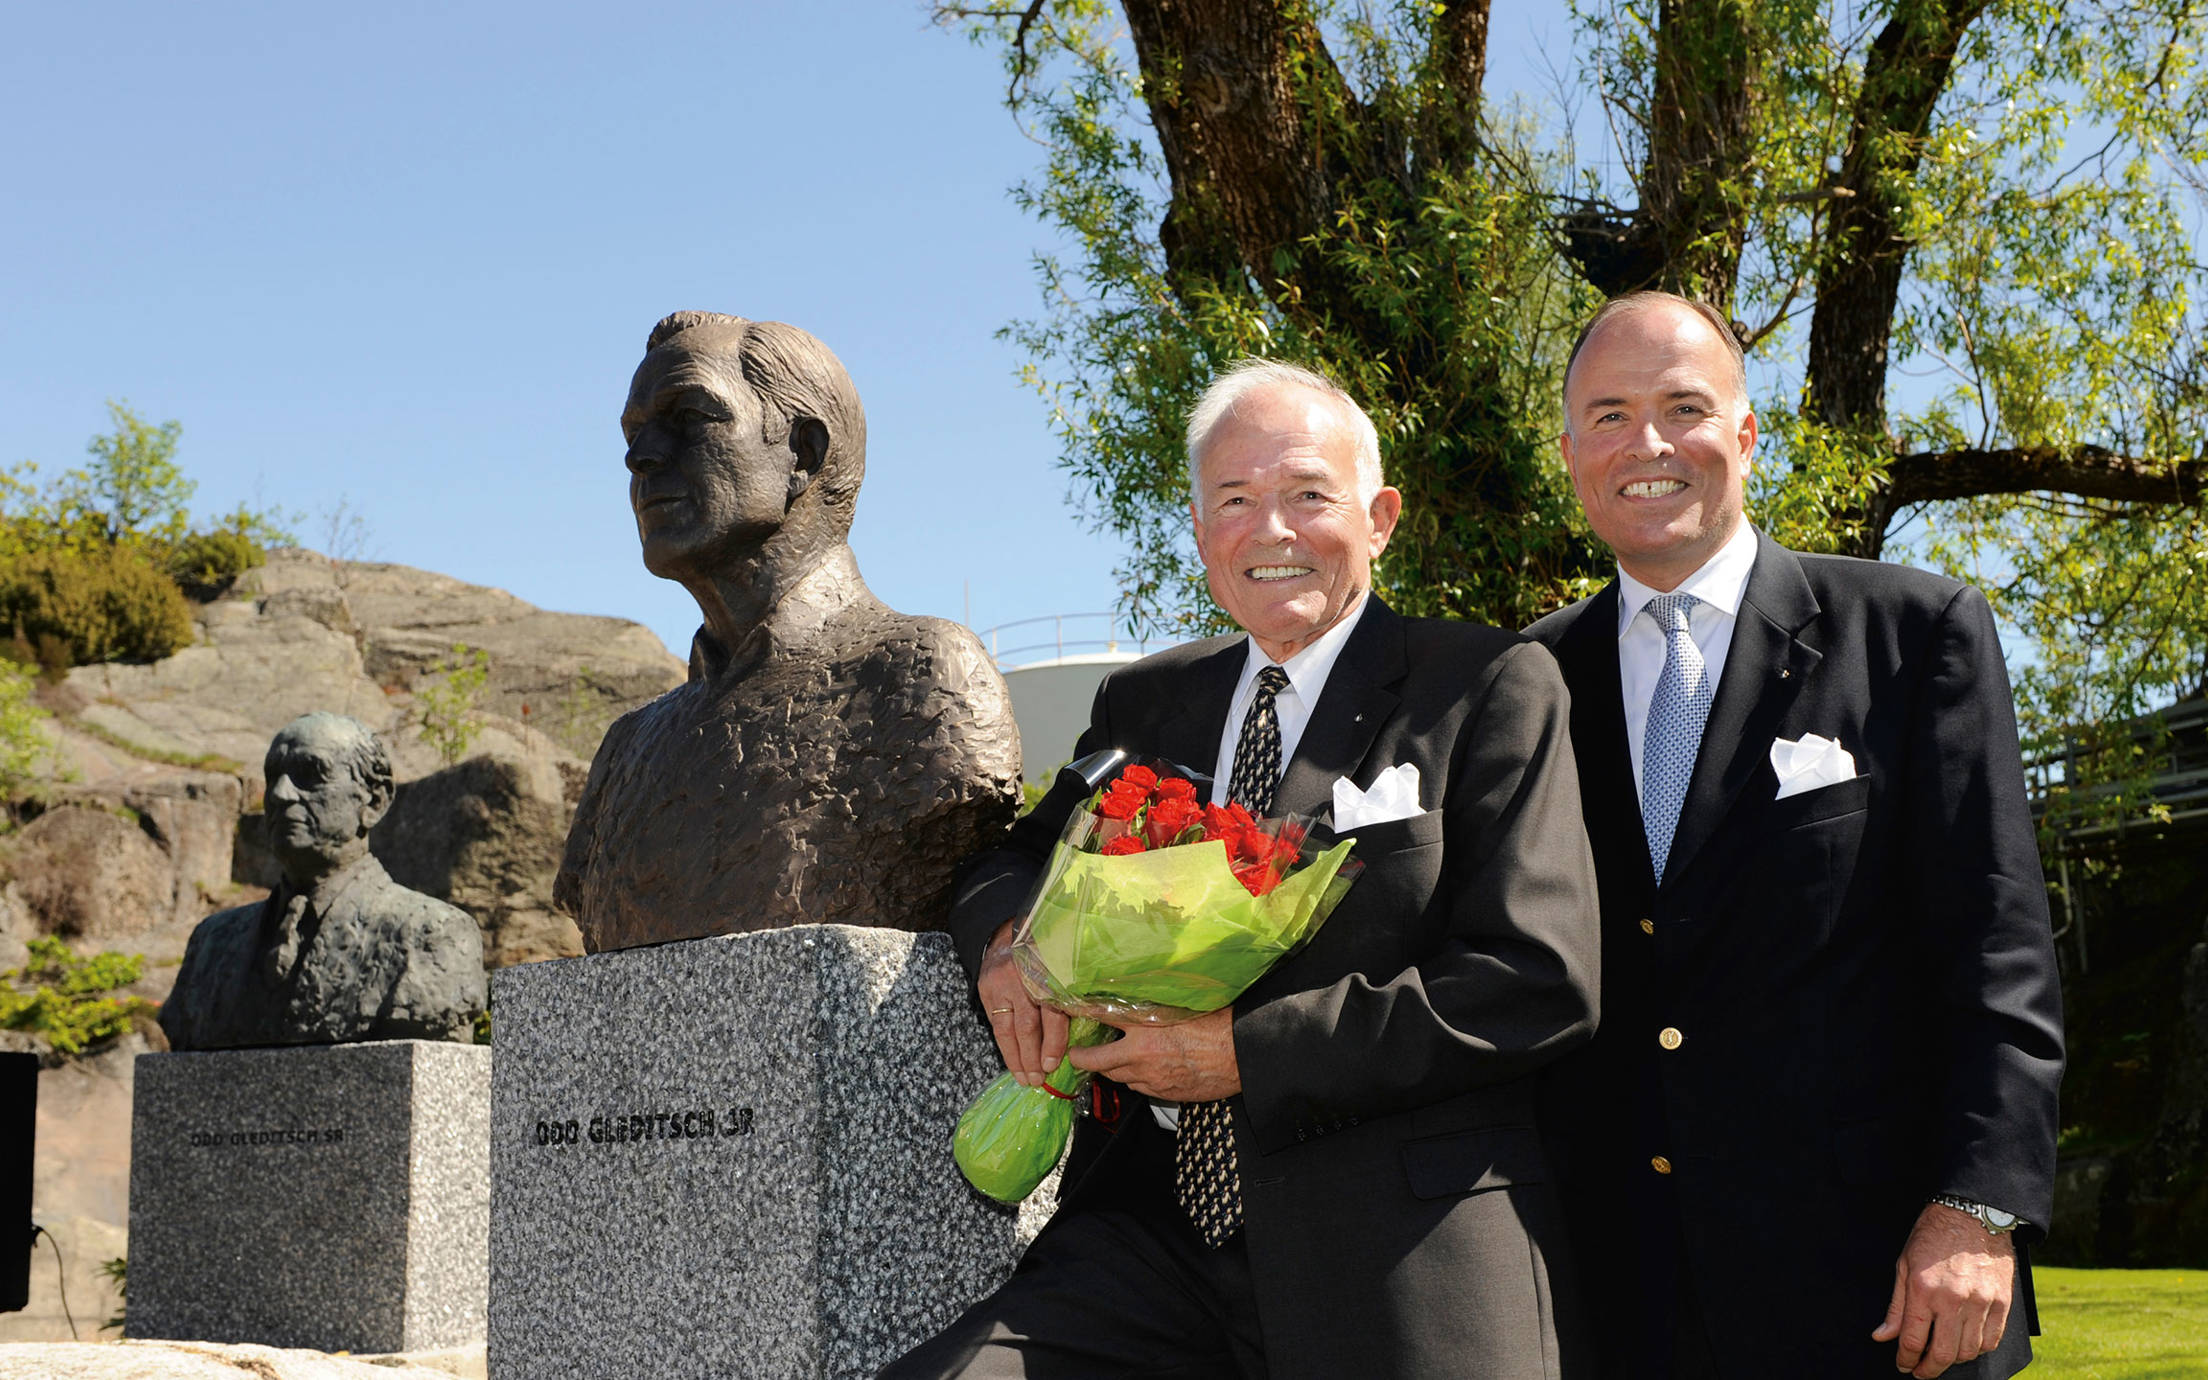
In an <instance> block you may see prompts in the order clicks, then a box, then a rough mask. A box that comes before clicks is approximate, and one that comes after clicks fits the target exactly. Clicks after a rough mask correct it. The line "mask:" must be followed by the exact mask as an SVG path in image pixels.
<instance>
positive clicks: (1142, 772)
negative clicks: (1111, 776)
mask: <svg viewBox="0 0 2208 1380" xmlns="http://www.w3.org/2000/svg"><path fill="white" fill-rule="evenodd" d="M1157 784H1158V774H1157V773H1156V772H1154V771H1152V770H1150V769H1149V768H1148V767H1145V766H1142V765H1141V764H1139V763H1138V764H1136V765H1135V766H1132V767H1129V768H1127V769H1126V770H1125V771H1122V772H1121V773H1120V774H1119V779H1118V780H1117V781H1114V782H1113V783H1112V786H1113V788H1114V789H1117V788H1119V787H1121V786H1139V787H1141V788H1142V793H1143V794H1144V795H1148V794H1149V793H1150V788H1151V787H1152V786H1155V785H1157Z"/></svg>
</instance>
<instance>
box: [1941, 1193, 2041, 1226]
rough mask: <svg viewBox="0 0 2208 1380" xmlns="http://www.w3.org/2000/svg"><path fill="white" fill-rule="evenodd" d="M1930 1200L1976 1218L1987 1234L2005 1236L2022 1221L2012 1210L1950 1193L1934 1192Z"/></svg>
mask: <svg viewBox="0 0 2208 1380" xmlns="http://www.w3.org/2000/svg"><path fill="white" fill-rule="evenodd" d="M1932 1201H1933V1202H1935V1203H1938V1204H1939V1205H1940V1206H1941V1207H1951V1208H1953V1209H1955V1210H1956V1211H1957V1212H1961V1213H1966V1214H1968V1215H1970V1216H1972V1217H1975V1218H1977V1219H1978V1225H1979V1226H1981V1227H1984V1228H1985V1229H1986V1234H1987V1235H1989V1236H2006V1235H2007V1234H2008V1233H2010V1232H2012V1231H2015V1230H2016V1229H2017V1227H2018V1226H2020V1225H2022V1222H2023V1219H2022V1218H2020V1217H2018V1216H2017V1215H2016V1214H2015V1213H2013V1212H2003V1211H2002V1210H2001V1209H1999V1208H1997V1207H1987V1206H1986V1205H1985V1204H1984V1203H1974V1202H1972V1201H1970V1199H1968V1198H1958V1197H1956V1196H1955V1195H1954V1194H1952V1193H1935V1194H1933V1195H1932Z"/></svg>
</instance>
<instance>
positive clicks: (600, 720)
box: [552, 666, 613, 762]
mask: <svg viewBox="0 0 2208 1380" xmlns="http://www.w3.org/2000/svg"><path fill="white" fill-rule="evenodd" d="M612 722H613V711H612V709H611V708H610V706H609V705H608V703H607V695H606V692H605V691H604V690H602V689H601V688H600V687H599V685H598V682H597V680H596V678H595V677H593V676H592V674H591V670H590V667H588V666H582V667H579V668H577V670H576V672H575V678H574V679H573V680H571V681H569V682H568V683H567V688H566V689H565V690H563V691H561V692H560V699H559V703H558V704H556V705H554V706H553V709H552V740H553V741H554V742H556V743H558V744H559V745H560V746H561V747H564V748H566V749H567V750H568V751H569V752H571V753H573V754H574V755H575V756H577V757H580V758H582V759H583V760H584V761H586V762H587V761H589V760H590V759H591V757H592V756H594V755H595V754H596V753H597V751H598V744H599V743H601V742H603V741H604V740H605V736H606V728H607V726H608V725H610V724H611V723H612Z"/></svg>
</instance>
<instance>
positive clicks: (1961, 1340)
mask: <svg viewBox="0 0 2208 1380" xmlns="http://www.w3.org/2000/svg"><path fill="white" fill-rule="evenodd" d="M2015 1290H2016V1242H2015V1241H2014V1240H2012V1239H2011V1238H2010V1237H2008V1236H2007V1235H2005V1234H2004V1235H2001V1236H1994V1235H1992V1234H1990V1233H1988V1232H1987V1231H1986V1229H1985V1228H1984V1227H1982V1226H1980V1225H1979V1224H1978V1220H1977V1219H1976V1218H1974V1217H1972V1216H1970V1215H1969V1214H1968V1213H1963V1212H1957V1211H1956V1210H1955V1209H1954V1208H1951V1207H1946V1206H1943V1205H1942V1204H1939V1203H1928V1204H1926V1205H1925V1209H1924V1211H1923V1212H1921V1213H1918V1214H1917V1225H1916V1227H1915V1229H1913V1230H1912V1231H1911V1232H1910V1233H1909V1241H1908V1244H1907V1245H1905V1246H1903V1247H1902V1249H1901V1259H1899V1260H1897V1261H1895V1262H1894V1300H1893V1302H1892V1303H1890V1304H1888V1305H1887V1307H1886V1321H1885V1322H1883V1323H1880V1324H1879V1326H1878V1330H1877V1331H1876V1332H1873V1333H1872V1334H1871V1340H1872V1341H1874V1342H1890V1341H1893V1340H1894V1339H1895V1338H1897V1337H1898V1338H1900V1339H1901V1345H1900V1347H1899V1348H1898V1349H1897V1350H1896V1352H1895V1356H1894V1367H1895V1369H1897V1370H1903V1371H1907V1372H1908V1373H1909V1374H1911V1375H1914V1376H1918V1377H1919V1378H1920V1380H1923V1377H1928V1376H1934V1375H1938V1374H1939V1373H1940V1372H1942V1371H1944V1370H1946V1369H1947V1368H1948V1367H1949V1366H1952V1365H1956V1364H1958V1363H1960V1362H1963V1361H1974V1360H1976V1359H1977V1358H1978V1357H1980V1356H1983V1355H1984V1354H1985V1353H1987V1352H1989V1351H1991V1350H1993V1349H1994V1348H1995V1347H1997V1346H1999V1345H2001V1334H2002V1332H2003V1330H2005V1329H2006V1328H2007V1326H2008V1322H2009V1300H2010V1298H2011V1297H2013V1296H2014V1293H2015ZM1928 1342H1929V1345H1927V1343H1928Z"/></svg>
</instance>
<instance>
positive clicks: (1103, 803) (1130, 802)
mask: <svg viewBox="0 0 2208 1380" xmlns="http://www.w3.org/2000/svg"><path fill="white" fill-rule="evenodd" d="M1146 799H1148V797H1147V796H1145V795H1143V794H1142V793H1141V792H1139V791H1136V792H1127V791H1121V790H1119V789H1117V788H1114V789H1112V790H1109V791H1106V792H1104V798H1103V799H1102V800H1099V801H1097V802H1096V812H1097V813H1098V814H1100V815H1102V816H1104V818H1106V819H1133V818H1134V817H1135V813H1136V811H1138V810H1140V809H1141V808H1142V802H1143V801H1144V800H1146Z"/></svg>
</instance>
